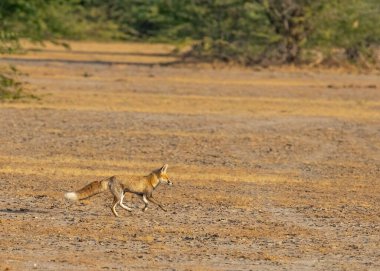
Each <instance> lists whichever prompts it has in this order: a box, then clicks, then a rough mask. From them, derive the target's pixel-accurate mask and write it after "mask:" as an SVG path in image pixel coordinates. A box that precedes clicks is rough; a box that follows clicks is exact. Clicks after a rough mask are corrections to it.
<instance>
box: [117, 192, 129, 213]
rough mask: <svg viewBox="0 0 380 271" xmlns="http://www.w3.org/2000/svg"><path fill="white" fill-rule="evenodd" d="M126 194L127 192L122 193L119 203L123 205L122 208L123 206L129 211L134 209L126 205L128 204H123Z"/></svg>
mask: <svg viewBox="0 0 380 271" xmlns="http://www.w3.org/2000/svg"><path fill="white" fill-rule="evenodd" d="M124 196H125V194H124V193H123V194H122V195H121V199H120V203H119V205H120V206H121V208H123V209H125V210H127V211H130V212H131V211H132V209H131V208H129V207H128V206H126V205H124V204H123V199H124Z"/></svg>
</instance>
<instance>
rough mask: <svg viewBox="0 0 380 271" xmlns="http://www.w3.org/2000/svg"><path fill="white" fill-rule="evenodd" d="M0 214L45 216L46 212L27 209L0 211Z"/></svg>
mask: <svg viewBox="0 0 380 271" xmlns="http://www.w3.org/2000/svg"><path fill="white" fill-rule="evenodd" d="M0 213H8V214H25V213H36V214H46V213H47V211H41V210H31V209H27V208H18V209H11V208H6V209H0Z"/></svg>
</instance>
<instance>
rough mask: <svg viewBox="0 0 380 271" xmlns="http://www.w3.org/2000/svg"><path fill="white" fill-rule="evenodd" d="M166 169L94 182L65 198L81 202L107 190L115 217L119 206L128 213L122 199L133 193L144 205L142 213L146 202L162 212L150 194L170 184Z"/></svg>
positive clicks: (165, 166)
mask: <svg viewBox="0 0 380 271" xmlns="http://www.w3.org/2000/svg"><path fill="white" fill-rule="evenodd" d="M167 168H168V165H164V166H162V167H161V168H159V169H157V170H154V171H152V172H151V173H150V174H149V175H147V176H141V177H139V176H124V175H119V176H112V177H110V178H107V179H105V180H102V181H94V182H92V183H90V184H88V185H86V186H85V187H83V188H81V189H79V190H78V191H76V192H68V193H66V194H65V197H66V198H67V199H70V200H81V199H85V198H88V197H91V196H93V195H96V194H98V193H101V192H103V191H106V190H108V189H109V190H110V191H111V193H112V195H113V197H114V200H113V204H112V207H111V209H112V212H113V214H114V215H115V216H119V215H118V213H117V212H116V209H115V208H116V206H117V205H120V206H121V207H122V208H124V209H126V210H128V211H131V210H132V209H131V208H130V207H128V206H125V205H124V204H123V198H124V194H125V193H126V192H129V193H134V194H136V195H139V196H141V197H142V199H143V201H144V203H145V206H144V208H143V211H145V210H146V209H147V208H148V202H152V203H154V204H156V205H158V206H159V207H160V208H161V209H162V210H164V211H166V210H165V209H164V207H163V206H162V205H161V204H160V203H159V202H157V201H156V200H155V199H154V198H153V195H152V193H153V191H154V189H155V188H156V187H157V186H158V185H159V184H160V183H161V182H166V183H167V184H169V185H171V184H172V182H171V181H170V180H169V177H168V175H167V174H166V170H167Z"/></svg>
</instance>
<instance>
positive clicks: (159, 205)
mask: <svg viewBox="0 0 380 271" xmlns="http://www.w3.org/2000/svg"><path fill="white" fill-rule="evenodd" d="M148 200H149V201H150V202H152V203H154V204H156V205H158V207H160V208H161V209H162V210H163V211H165V212H166V209H165V208H164V207H162V205H161V203H159V202H158V201H157V200H156V199H155V198H153V196H152V195H150V196H149V197H148Z"/></svg>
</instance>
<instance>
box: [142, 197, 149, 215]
mask: <svg viewBox="0 0 380 271" xmlns="http://www.w3.org/2000/svg"><path fill="white" fill-rule="evenodd" d="M142 200H143V202H144V203H145V206H144V208H143V209H142V211H143V212H145V211H146V209H148V203H149V201H148V200H147V197H146V195H145V194H144V195H143V196H142Z"/></svg>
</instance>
